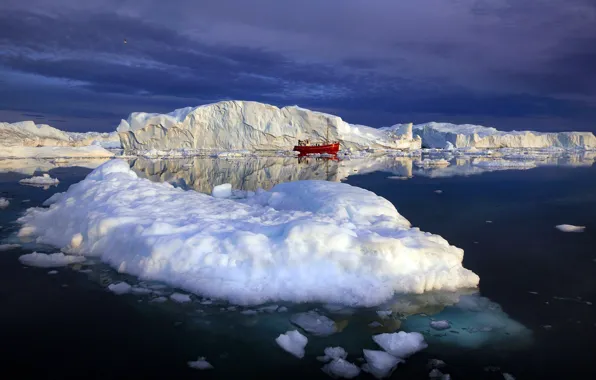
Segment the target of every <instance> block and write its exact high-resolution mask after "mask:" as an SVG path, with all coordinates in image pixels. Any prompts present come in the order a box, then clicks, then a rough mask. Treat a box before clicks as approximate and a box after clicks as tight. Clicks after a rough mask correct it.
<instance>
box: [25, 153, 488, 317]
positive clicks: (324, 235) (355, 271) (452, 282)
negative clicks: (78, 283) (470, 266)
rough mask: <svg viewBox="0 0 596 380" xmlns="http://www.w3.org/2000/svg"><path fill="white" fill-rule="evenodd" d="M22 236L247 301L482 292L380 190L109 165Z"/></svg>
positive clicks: (443, 245) (33, 214) (451, 252)
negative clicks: (232, 193) (181, 181)
mask: <svg viewBox="0 0 596 380" xmlns="http://www.w3.org/2000/svg"><path fill="white" fill-rule="evenodd" d="M19 222H20V223H21V224H22V225H23V227H22V228H21V230H20V232H19V235H20V236H35V237H37V242H38V243H45V244H50V245H53V246H56V247H60V248H65V249H67V250H68V252H69V253H77V254H84V255H90V256H98V257H99V258H100V259H101V260H102V261H104V262H106V263H108V264H110V265H112V266H113V267H114V268H116V269H118V270H119V271H120V272H126V273H129V274H132V275H136V276H139V277H142V278H144V279H146V280H156V281H160V282H164V283H168V284H169V285H171V286H173V287H177V288H180V289H183V290H186V291H190V292H194V293H196V294H200V295H203V296H206V297H209V298H220V299H227V300H229V301H231V302H234V303H237V304H243V305H248V304H262V303H265V302H268V301H290V302H309V301H320V302H323V303H335V304H346V305H354V306H356V305H358V306H375V305H378V304H381V303H383V302H384V301H386V300H388V299H389V298H391V297H392V296H393V295H394V294H395V293H396V292H401V293H422V292H425V291H431V290H455V289H458V288H469V287H476V286H477V285H478V281H479V278H478V276H477V275H476V274H474V273H473V272H471V271H469V270H467V269H465V268H463V267H462V259H463V250H461V249H459V248H457V247H454V246H451V245H449V243H448V242H447V241H446V240H445V239H443V238H442V237H440V236H438V235H432V234H430V233H424V232H422V231H420V230H419V229H418V228H412V227H411V226H410V223H409V222H408V221H407V220H406V219H405V218H404V217H402V216H401V215H400V214H399V213H398V212H397V210H396V209H395V207H394V206H393V205H392V204H391V203H390V202H389V201H387V200H386V199H384V198H381V197H379V196H377V195H375V194H374V193H372V192H370V191H367V190H364V189H361V188H357V187H353V186H350V185H347V184H343V183H333V182H325V181H297V182H291V183H284V184H280V185H277V186H275V187H273V188H272V189H271V191H259V192H257V194H256V195H254V196H252V197H249V198H246V199H244V200H232V199H218V198H214V197H212V196H209V195H206V194H201V193H197V192H195V191H184V190H182V189H180V188H175V187H173V186H172V185H169V184H167V183H154V182H151V181H149V180H147V179H141V178H138V177H137V175H136V174H135V173H134V172H133V171H132V170H130V168H129V166H128V164H127V163H126V162H124V161H121V160H111V161H109V162H107V163H105V164H103V165H102V166H100V167H98V168H97V169H95V170H94V171H93V172H92V173H90V174H89V175H88V176H87V178H86V179H84V180H83V181H81V182H79V183H77V184H75V185H72V186H70V188H69V189H68V191H67V192H66V193H64V195H63V196H61V197H59V198H58V199H56V200H55V203H54V204H52V206H51V207H50V208H30V209H28V210H27V211H26V213H25V215H24V216H23V217H21V218H20V219H19Z"/></svg>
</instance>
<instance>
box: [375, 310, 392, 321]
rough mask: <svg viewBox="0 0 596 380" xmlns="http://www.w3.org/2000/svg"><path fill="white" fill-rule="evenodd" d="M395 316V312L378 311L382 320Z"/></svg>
mask: <svg viewBox="0 0 596 380" xmlns="http://www.w3.org/2000/svg"><path fill="white" fill-rule="evenodd" d="M391 314H393V310H377V315H378V316H379V317H380V318H381V319H387V318H389V317H390V316H391Z"/></svg>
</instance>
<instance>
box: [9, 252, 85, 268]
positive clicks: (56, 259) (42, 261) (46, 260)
mask: <svg viewBox="0 0 596 380" xmlns="http://www.w3.org/2000/svg"><path fill="white" fill-rule="evenodd" d="M19 261H20V262H21V263H23V264H25V265H28V266H32V267H40V268H52V267H63V266H67V265H69V264H75V263H81V262H83V261H85V258H84V257H83V256H72V255H65V254H63V253H60V252H59V253H52V254H46V253H38V252H33V253H28V254H26V255H22V256H19Z"/></svg>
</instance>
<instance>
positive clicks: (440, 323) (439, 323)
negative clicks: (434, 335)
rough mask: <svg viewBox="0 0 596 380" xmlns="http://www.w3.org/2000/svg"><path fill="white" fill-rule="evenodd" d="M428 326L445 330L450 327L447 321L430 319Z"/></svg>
mask: <svg viewBox="0 0 596 380" xmlns="http://www.w3.org/2000/svg"><path fill="white" fill-rule="evenodd" d="M430 327H432V328H433V329H435V330H447V329H448V328H450V327H451V323H449V321H430Z"/></svg>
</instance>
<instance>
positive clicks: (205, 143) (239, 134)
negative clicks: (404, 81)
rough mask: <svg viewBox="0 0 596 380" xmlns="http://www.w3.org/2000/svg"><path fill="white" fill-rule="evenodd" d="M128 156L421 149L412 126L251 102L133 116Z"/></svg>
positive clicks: (125, 134)
mask: <svg viewBox="0 0 596 380" xmlns="http://www.w3.org/2000/svg"><path fill="white" fill-rule="evenodd" d="M117 131H118V132H119V134H120V140H121V141H122V146H123V148H124V149H125V150H127V151H134V150H136V151H139V150H149V149H158V150H173V149H184V148H189V149H226V150H238V149H249V150H280V149H285V150H288V149H292V148H293V147H294V145H296V144H297V143H298V140H299V139H300V140H304V139H310V140H311V141H313V142H317V141H323V140H325V139H326V138H327V137H328V138H329V140H334V141H336V140H337V141H340V142H341V147H342V149H366V148H392V149H418V148H420V140H419V139H415V138H413V137H412V130H411V125H410V127H409V128H408V127H407V126H406V127H401V128H399V129H395V130H391V131H383V130H379V129H376V128H371V127H366V126H362V125H354V124H349V123H346V122H345V121H343V120H342V119H341V118H340V117H338V116H334V115H329V114H325V113H322V112H315V111H311V110H307V109H304V108H300V107H297V106H293V107H283V108H277V107H275V106H272V105H268V104H263V103H258V102H248V101H223V102H219V103H213V104H207V105H202V106H198V107H186V108H181V109H177V110H175V111H173V112H170V113H168V114H155V113H145V112H133V113H131V114H130V116H129V117H128V119H127V120H122V121H121V122H120V125H119V126H118V128H117Z"/></svg>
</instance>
